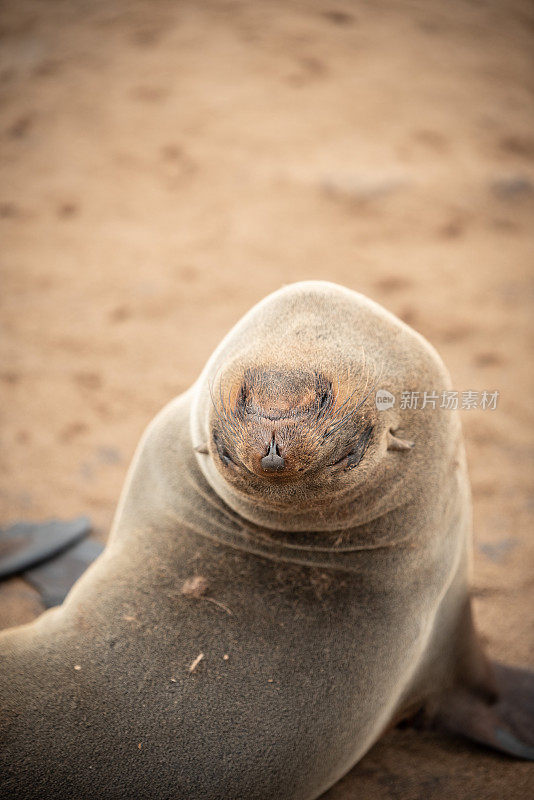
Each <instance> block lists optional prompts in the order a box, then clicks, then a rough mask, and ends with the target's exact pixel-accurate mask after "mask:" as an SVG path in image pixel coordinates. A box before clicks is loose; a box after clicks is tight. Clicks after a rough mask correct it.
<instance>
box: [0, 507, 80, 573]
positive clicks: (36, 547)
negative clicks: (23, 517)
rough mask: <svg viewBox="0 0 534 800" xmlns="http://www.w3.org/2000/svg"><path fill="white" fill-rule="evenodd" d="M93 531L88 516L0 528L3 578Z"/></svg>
mask: <svg viewBox="0 0 534 800" xmlns="http://www.w3.org/2000/svg"><path fill="white" fill-rule="evenodd" d="M90 532H91V522H90V520H89V519H88V518H87V517H76V519H73V520H68V521H63V520H50V521H49V522H18V523H16V524H15V525H12V526H11V527H10V528H6V529H5V530H3V531H0V580H3V579H4V578H8V577H9V576H10V575H17V574H18V573H20V572H23V571H24V570H27V569H30V568H31V567H33V566H35V565H36V564H39V563H41V562H43V561H46V560H48V559H49V558H52V557H53V556H55V555H57V554H58V553H60V552H62V551H63V550H66V549H67V548H69V547H71V546H72V545H73V544H75V543H76V542H79V541H80V540H81V539H83V538H84V537H85V536H87V535H88V534H89V533H90Z"/></svg>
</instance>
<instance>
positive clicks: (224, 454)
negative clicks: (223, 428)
mask: <svg viewBox="0 0 534 800" xmlns="http://www.w3.org/2000/svg"><path fill="white" fill-rule="evenodd" d="M213 441H214V442H215V447H216V448H217V453H218V454H219V458H220V459H221V461H222V462H223V464H224V465H225V467H228V466H229V465H230V464H235V462H234V461H233V459H232V457H231V455H230V453H229V452H228V450H227V449H226V447H225V446H224V444H223V442H222V441H221V439H220V437H219V436H218V434H217V433H215V432H214V433H213Z"/></svg>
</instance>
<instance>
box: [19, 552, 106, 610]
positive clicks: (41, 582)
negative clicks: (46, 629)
mask: <svg viewBox="0 0 534 800" xmlns="http://www.w3.org/2000/svg"><path fill="white" fill-rule="evenodd" d="M103 550H104V545H103V544H100V542H96V541H94V540H93V539H84V540H83V541H81V542H78V544H76V545H74V547H70V548H69V549H68V550H66V551H65V552H63V553H60V554H59V555H57V556H56V557H55V558H51V559H50V560H49V561H46V562H45V563H44V564H38V565H37V566H36V567H34V568H33V569H30V570H27V571H26V572H24V573H23V577H24V578H25V579H26V580H27V581H28V583H31V585H32V586H33V587H34V589H37V591H38V592H39V594H40V595H41V600H42V601H43V603H44V605H45V607H46V608H52V607H53V606H59V605H61V603H62V602H63V600H64V599H65V598H66V596H67V595H68V593H69V592H70V590H71V589H72V587H73V586H74V584H75V583H76V581H77V580H78V578H80V577H81V576H82V575H83V573H84V572H85V570H86V569H87V567H88V566H89V565H90V564H92V563H93V561H94V560H95V559H96V558H98V556H99V555H100V553H101V552H102V551H103Z"/></svg>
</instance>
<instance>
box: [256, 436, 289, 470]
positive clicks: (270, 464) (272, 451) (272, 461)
mask: <svg viewBox="0 0 534 800" xmlns="http://www.w3.org/2000/svg"><path fill="white" fill-rule="evenodd" d="M261 466H262V469H264V470H265V471H266V472H281V471H282V470H283V469H284V468H285V466H286V462H285V459H284V458H282V456H281V455H280V451H279V450H278V445H277V444H276V442H275V440H274V436H273V438H272V439H271V442H270V444H269V451H268V453H267V455H265V456H263V458H262V459H261Z"/></svg>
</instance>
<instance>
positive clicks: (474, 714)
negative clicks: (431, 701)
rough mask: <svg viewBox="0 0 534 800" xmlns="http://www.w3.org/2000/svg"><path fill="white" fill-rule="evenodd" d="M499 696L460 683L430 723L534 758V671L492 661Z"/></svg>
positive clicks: (528, 758) (490, 745)
mask: <svg viewBox="0 0 534 800" xmlns="http://www.w3.org/2000/svg"><path fill="white" fill-rule="evenodd" d="M491 666H492V672H493V677H494V680H495V687H496V696H494V697H488V695H487V694H486V695H484V694H483V693H482V692H480V691H477V690H476V689H475V688H471V687H469V686H458V687H456V688H455V689H451V690H450V691H448V692H446V693H445V694H444V695H442V697H441V698H440V702H439V706H438V708H437V710H436V711H434V712H432V714H431V718H430V720H429V723H430V724H429V727H431V728H432V729H434V730H445V731H448V732H449V733H453V734H457V735H460V736H465V737H467V738H468V739H472V740H473V741H475V742H478V743H479V744H482V745H486V746H487V747H491V748H493V749H494V750H500V751H501V752H503V753H507V754H508V755H511V756H515V757H516V758H522V759H526V760H529V761H534V673H533V672H530V671H529V670H525V669H519V668H517V667H508V666H506V665H504V664H499V663H496V662H494V663H492V665H491Z"/></svg>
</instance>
